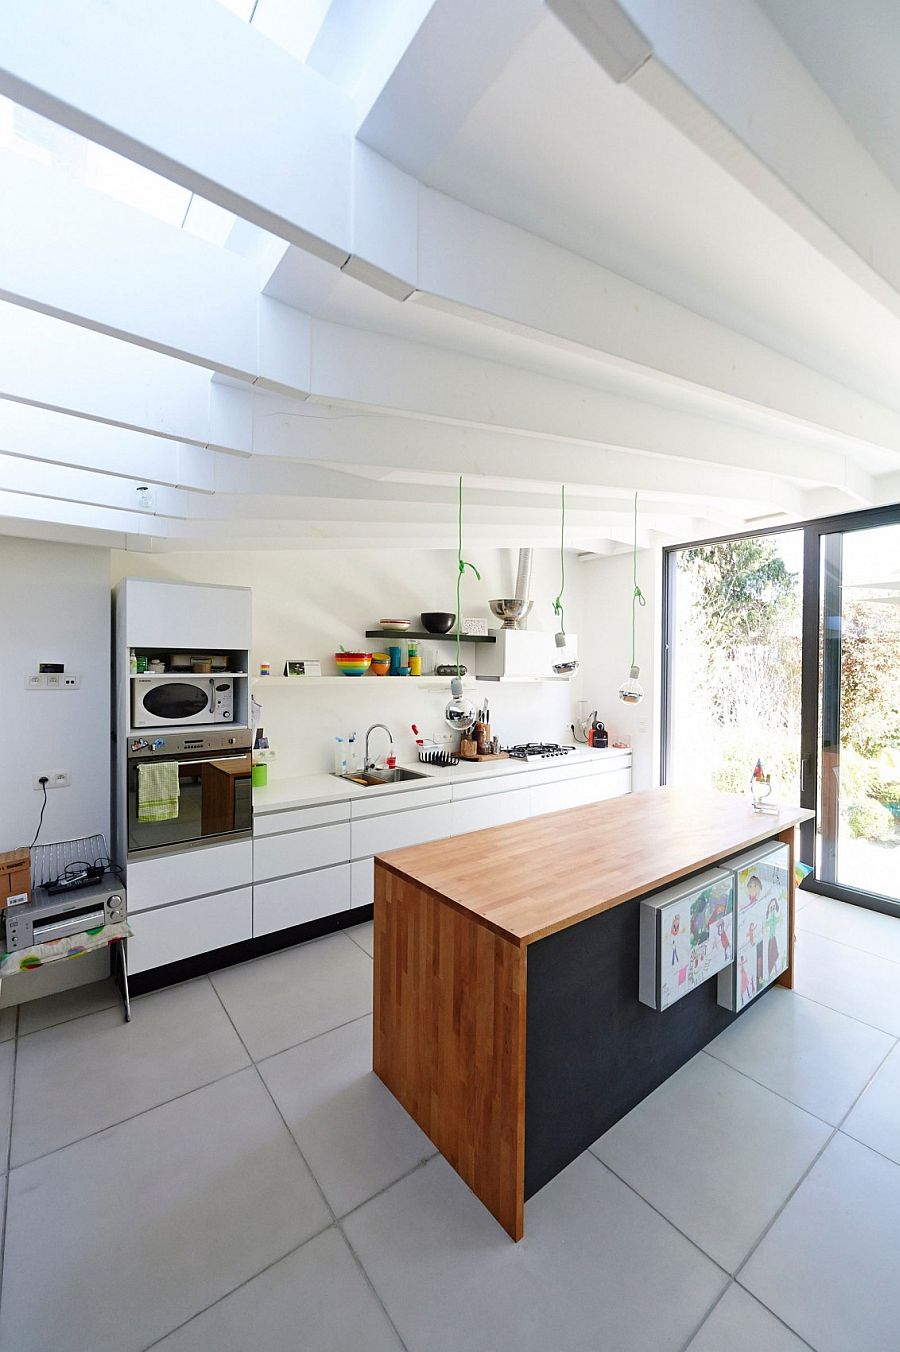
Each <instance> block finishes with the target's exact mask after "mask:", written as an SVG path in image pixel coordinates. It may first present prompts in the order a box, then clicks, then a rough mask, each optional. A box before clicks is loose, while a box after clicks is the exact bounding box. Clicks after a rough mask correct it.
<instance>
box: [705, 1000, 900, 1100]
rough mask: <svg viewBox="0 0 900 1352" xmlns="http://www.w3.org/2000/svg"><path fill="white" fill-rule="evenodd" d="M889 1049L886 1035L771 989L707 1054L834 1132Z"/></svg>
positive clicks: (813, 1002)
mask: <svg viewBox="0 0 900 1352" xmlns="http://www.w3.org/2000/svg"><path fill="white" fill-rule="evenodd" d="M892 1046H893V1039H892V1037H891V1036H890V1034H889V1033H882V1032H880V1031H879V1029H877V1028H871V1027H870V1026H869V1025H868V1024H865V1023H860V1022H859V1021H858V1020H856V1019H850V1018H848V1017H847V1016H846V1014H838V1013H837V1012H836V1011H835V1010H833V1009H827V1008H826V1007H825V1006H824V1005H820V1004H816V1003H815V1001H813V1000H806V999H804V997H803V996H800V995H797V994H796V993H795V992H794V991H789V990H783V989H777V990H773V991H770V992H769V994H768V995H767V996H766V997H765V999H764V1000H760V1001H759V1002H758V1003H757V1004H755V1005H754V1006H753V1007H752V1008H751V1009H748V1010H747V1012H746V1013H745V1014H743V1015H742V1016H741V1018H739V1019H738V1020H737V1021H736V1022H735V1023H733V1024H732V1025H731V1027H730V1028H726V1030H725V1032H724V1033H721V1034H720V1035H719V1036H718V1037H717V1038H716V1039H715V1040H714V1041H713V1042H711V1043H710V1044H709V1046H708V1047H707V1048H706V1050H707V1051H708V1052H709V1053H710V1055H712V1056H715V1057H717V1058H718V1059H719V1060H720V1061H724V1062H726V1064H727V1065H729V1066H734V1068H735V1070H740V1071H743V1073H744V1074H745V1075H749V1076H750V1077H751V1078H752V1079H754V1080H758V1081H759V1082H760V1084H764V1085H765V1086H766V1088H767V1089H774V1091H775V1093H776V1094H783V1095H784V1097H785V1098H788V1099H790V1100H791V1102H792V1103H796V1104H797V1105H798V1107H800V1108H805V1109H806V1111H807V1112H810V1113H815V1115H816V1116H817V1117H822V1118H824V1119H825V1121H826V1122H830V1123H831V1124H832V1126H837V1124H838V1123H839V1122H840V1120H841V1118H842V1117H843V1116H844V1115H845V1113H846V1112H847V1111H848V1109H849V1108H850V1107H851V1105H852V1103H853V1101H854V1099H855V1098H857V1096H858V1095H859V1094H860V1093H861V1092H862V1090H863V1089H864V1087H865V1085H866V1083H867V1082H868V1080H869V1078H870V1077H871V1076H872V1075H873V1074H874V1073H875V1071H876V1070H877V1069H878V1067H879V1066H880V1065H881V1062H882V1061H883V1060H884V1058H885V1057H886V1056H887V1054H888V1052H889V1051H890V1050H891V1047H892Z"/></svg>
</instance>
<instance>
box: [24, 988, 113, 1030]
mask: <svg viewBox="0 0 900 1352" xmlns="http://www.w3.org/2000/svg"><path fill="white" fill-rule="evenodd" d="M114 1005H116V1006H118V1008H119V1009H121V1008H122V997H121V996H120V994H119V988H118V986H117V985H116V983H115V981H113V979H112V977H107V978H106V980H105V981H92V982H90V983H89V984H88V985H87V986H76V987H75V988H74V990H69V991H58V992H57V993H56V994H55V995H45V996H44V997H43V998H42V999H40V1000H26V1001H25V1003H24V1004H23V1005H22V1006H21V1007H20V1008H21V1013H20V1015H19V1036H20V1037H22V1036H23V1035H24V1034H25V1033H36V1032H37V1031H38V1030H39V1029H41V1028H51V1027H52V1026H53V1025H54V1024H55V1023H65V1022H66V1020H67V1019H77V1018H80V1017H81V1015H83V1014H96V1013H97V1011H98V1010H101V1009H111V1008H112V1007H113V1006H114Z"/></svg>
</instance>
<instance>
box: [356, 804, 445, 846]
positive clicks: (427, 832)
mask: <svg viewBox="0 0 900 1352" xmlns="http://www.w3.org/2000/svg"><path fill="white" fill-rule="evenodd" d="M451 830H452V818H451V808H450V804H449V803H440V804H438V805H437V806H436V807H420V808H416V810H415V811H413V812H392V813H391V815H390V816H388V817H371V818H369V819H368V820H364V821H360V822H353V826H352V831H353V857H354V859H362V858H364V857H365V856H366V855H368V854H382V853H384V851H386V850H402V849H405V848H406V847H407V846H408V845H422V844H424V842H425V841H426V840H440V839H441V837H443V836H449V835H450V832H451Z"/></svg>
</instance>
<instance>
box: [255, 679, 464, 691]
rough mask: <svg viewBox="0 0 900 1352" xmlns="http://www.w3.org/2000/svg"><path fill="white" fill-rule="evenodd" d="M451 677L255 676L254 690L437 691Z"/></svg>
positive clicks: (447, 683) (446, 683) (448, 682)
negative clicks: (406, 688)
mask: <svg viewBox="0 0 900 1352" xmlns="http://www.w3.org/2000/svg"><path fill="white" fill-rule="evenodd" d="M451 680H452V677H450V676H254V677H253V682H252V684H253V688H254V690H257V689H261V688H263V687H265V686H272V685H296V686H301V687H302V686H310V685H314V686H320V685H346V686H351V687H353V686H355V687H356V688H357V689H359V687H360V686H361V685H365V686H367V687H368V686H370V685H382V684H384V683H385V682H389V683H390V684H391V685H396V684H397V683H398V682H402V683H403V684H404V685H409V686H418V687H419V688H420V689H426V690H437V689H448V690H449V688H450V681H451ZM472 684H474V682H473V679H472V677H463V685H464V686H471V685H472Z"/></svg>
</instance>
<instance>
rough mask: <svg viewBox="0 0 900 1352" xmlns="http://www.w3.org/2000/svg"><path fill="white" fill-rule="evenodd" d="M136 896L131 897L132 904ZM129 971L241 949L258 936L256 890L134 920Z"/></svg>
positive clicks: (187, 903) (243, 889) (240, 889)
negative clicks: (230, 947)
mask: <svg viewBox="0 0 900 1352" xmlns="http://www.w3.org/2000/svg"><path fill="white" fill-rule="evenodd" d="M130 901H131V897H130V896H129V902H130ZM129 920H130V922H131V928H132V930H133V931H134V937H133V938H132V939H129V940H128V970H129V972H131V973H133V974H134V973H137V972H146V971H148V970H149V969H150V968H152V967H162V966H164V965H165V964H166V963H168V962H178V961H179V960H180V959H181V958H192V957H194V956H195V955H196V954H197V953H209V952H212V950H213V949H216V948H224V947H225V946H226V945H227V944H237V943H240V942H241V941H242V940H244V939H249V938H251V937H252V934H253V888H252V887H238V888H234V889H232V890H231V891H229V892H217V893H216V895H215V896H212V897H195V898H194V899H193V900H192V901H181V902H177V903H176V904H175V905H174V906H163V907H160V909H159V910H155V911H142V912H141V913H140V914H139V915H134V914H131V915H130V916H129Z"/></svg>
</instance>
